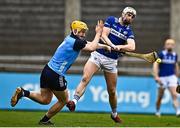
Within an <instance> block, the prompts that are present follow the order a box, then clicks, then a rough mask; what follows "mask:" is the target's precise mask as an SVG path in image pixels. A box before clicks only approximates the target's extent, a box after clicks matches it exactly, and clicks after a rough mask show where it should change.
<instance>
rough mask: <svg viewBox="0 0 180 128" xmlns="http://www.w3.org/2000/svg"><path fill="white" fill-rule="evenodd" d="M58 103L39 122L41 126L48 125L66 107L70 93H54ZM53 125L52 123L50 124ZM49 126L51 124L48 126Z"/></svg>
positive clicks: (65, 91)
mask: <svg viewBox="0 0 180 128" xmlns="http://www.w3.org/2000/svg"><path fill="white" fill-rule="evenodd" d="M53 93H54V95H55V96H56V98H57V99H58V101H57V102H56V103H55V104H54V105H53V106H52V107H51V108H50V109H49V110H48V112H47V113H46V114H45V115H44V117H43V118H42V119H41V120H40V121H39V124H47V123H49V122H50V121H49V120H50V119H51V118H52V117H53V116H55V115H56V114H57V113H58V112H59V111H61V109H62V108H63V107H64V105H65V104H66V103H67V102H68V91H67V89H66V90H64V91H53ZM50 123H51V122H50ZM48 125H49V124H48Z"/></svg>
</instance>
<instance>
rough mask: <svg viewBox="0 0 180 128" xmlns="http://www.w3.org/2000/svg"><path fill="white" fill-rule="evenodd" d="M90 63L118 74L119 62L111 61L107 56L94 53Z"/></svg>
mask: <svg viewBox="0 0 180 128" xmlns="http://www.w3.org/2000/svg"><path fill="white" fill-rule="evenodd" d="M89 61H91V62H93V63H94V64H96V65H97V66H98V67H99V68H101V69H102V70H104V71H107V72H111V73H117V61H118V60H115V59H111V58H109V57H106V56H104V55H102V54H100V53H98V52H96V51H94V52H92V53H91V56H90V58H89Z"/></svg>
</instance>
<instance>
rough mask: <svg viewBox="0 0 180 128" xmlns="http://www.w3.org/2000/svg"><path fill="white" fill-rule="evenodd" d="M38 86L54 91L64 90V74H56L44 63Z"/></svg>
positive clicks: (65, 84) (65, 83)
mask: <svg viewBox="0 0 180 128" xmlns="http://www.w3.org/2000/svg"><path fill="white" fill-rule="evenodd" d="M40 87H41V88H49V89H51V90H54V91H64V90H65V89H66V88H67V81H66V80H65V77H64V76H61V75H59V74H57V73H56V72H54V71H53V70H52V69H51V68H49V66H48V65H46V66H45V67H44V69H43V70H42V72H41V78H40Z"/></svg>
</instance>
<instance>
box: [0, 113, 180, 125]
mask: <svg viewBox="0 0 180 128" xmlns="http://www.w3.org/2000/svg"><path fill="white" fill-rule="evenodd" d="M45 113H46V112H44V111H2V110H1V111H0V127H5V126H7V127H27V126H29V127H37V126H39V125H38V124H37V122H38V121H39V119H40V118H41V117H42V116H43V115H44V114H45ZM120 116H121V118H122V119H123V121H124V122H123V123H122V124H115V123H114V122H113V121H112V120H111V119H110V114H109V113H71V112H61V113H58V114H57V115H56V116H55V117H54V118H53V119H52V122H54V123H55V126H58V127H90V126H92V127H120V126H126V127H127V126H134V127H141V126H142V127H145V126H151V127H158V126H161V127H175V126H180V119H179V118H177V117H176V116H174V115H163V116H162V117H161V118H157V117H156V116H154V115H142V114H120Z"/></svg>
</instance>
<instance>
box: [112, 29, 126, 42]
mask: <svg viewBox="0 0 180 128" xmlns="http://www.w3.org/2000/svg"><path fill="white" fill-rule="evenodd" d="M110 33H111V34H112V35H114V36H117V37H119V38H121V39H123V40H127V36H125V35H123V34H122V33H120V32H118V31H116V30H114V29H112V28H111V32H110Z"/></svg>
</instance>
